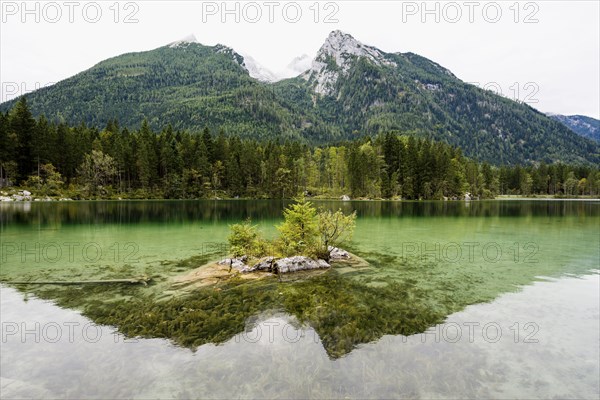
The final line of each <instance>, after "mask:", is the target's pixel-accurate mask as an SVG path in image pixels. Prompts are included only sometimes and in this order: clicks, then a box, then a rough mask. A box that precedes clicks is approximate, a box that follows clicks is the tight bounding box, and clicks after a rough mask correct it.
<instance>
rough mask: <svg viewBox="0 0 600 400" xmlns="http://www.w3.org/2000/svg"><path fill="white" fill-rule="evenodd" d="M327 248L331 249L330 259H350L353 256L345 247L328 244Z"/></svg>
mask: <svg viewBox="0 0 600 400" xmlns="http://www.w3.org/2000/svg"><path fill="white" fill-rule="evenodd" d="M327 250H328V251H329V259H330V260H333V261H335V260H349V259H351V258H352V256H351V255H350V253H348V252H347V251H346V250H343V249H339V248H337V247H333V246H328V247H327Z"/></svg>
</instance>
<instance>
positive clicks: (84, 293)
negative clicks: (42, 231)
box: [17, 253, 494, 358]
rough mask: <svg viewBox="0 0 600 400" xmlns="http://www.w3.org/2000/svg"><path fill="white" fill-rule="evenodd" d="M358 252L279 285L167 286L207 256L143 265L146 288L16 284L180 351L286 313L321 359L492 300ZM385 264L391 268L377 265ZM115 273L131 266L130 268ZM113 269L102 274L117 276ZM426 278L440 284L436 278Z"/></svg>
mask: <svg viewBox="0 0 600 400" xmlns="http://www.w3.org/2000/svg"><path fill="white" fill-rule="evenodd" d="M362 255H363V256H364V257H365V258H367V259H370V260H372V265H371V266H370V267H368V268H356V269H355V268H352V267H348V266H344V265H343V264H339V265H338V266H336V267H334V268H332V269H330V270H328V271H326V272H319V273H313V274H311V273H305V274H299V275H295V276H296V277H295V278H294V279H287V280H285V281H281V280H279V279H278V278H277V277H267V278H264V279H260V280H257V281H245V280H243V279H239V278H233V279H230V280H228V281H226V282H225V283H223V284H221V285H219V286H218V287H215V286H210V287H206V288H198V289H195V290H193V291H181V292H180V293H177V291H174V290H173V289H172V287H171V286H170V280H169V277H170V276H171V277H172V276H174V275H176V274H178V273H181V272H183V271H188V270H190V269H193V268H194V267H196V266H197V265H202V264H204V263H205V262H206V261H208V258H209V256H208V255H205V256H198V257H192V258H190V259H186V260H181V261H178V262H164V263H161V265H160V266H154V267H148V268H146V270H145V273H146V274H147V275H148V276H150V277H152V279H153V280H152V283H151V285H150V286H149V287H148V288H145V287H142V286H139V285H136V286H132V285H96V286H95V285H69V286H60V285H45V286H36V285H17V287H18V288H19V289H20V290H22V291H25V292H28V293H32V294H35V295H36V296H38V297H40V298H43V299H49V300H52V301H54V302H56V304H57V305H59V306H61V307H68V308H75V309H79V310H81V312H82V314H84V315H85V316H87V317H88V318H90V319H91V320H92V321H94V322H95V323H98V324H103V325H109V326H114V327H115V328H116V329H118V330H119V331H120V332H121V333H123V334H124V335H126V336H128V337H143V338H165V339H170V340H172V341H173V342H174V343H176V344H178V345H181V346H184V347H188V348H190V349H195V348H196V347H198V346H200V345H203V344H206V343H217V344H218V343H223V342H225V341H227V340H229V339H231V338H232V337H233V336H234V335H236V334H238V333H240V332H243V331H244V330H245V329H246V328H247V325H248V321H249V320H251V319H252V317H254V316H256V315H259V314H261V313H264V312H271V311H273V312H280V311H281V312H286V313H288V314H290V315H292V316H294V317H295V318H296V319H297V321H298V322H299V323H300V324H305V325H309V326H311V327H312V328H313V329H314V330H315V331H316V332H317V334H318V335H319V337H320V339H321V342H322V344H323V346H324V348H325V350H326V352H327V354H328V355H329V356H330V357H331V358H338V357H341V356H344V355H345V354H347V353H349V352H351V351H352V350H353V349H354V348H356V347H357V346H358V345H360V344H362V343H368V342H372V341H375V340H377V339H379V338H381V337H382V336H383V335H386V334H390V335H397V334H403V335H411V334H416V333H420V332H424V331H425V330H427V329H428V328H429V327H431V326H433V325H435V324H437V323H441V322H443V321H444V319H445V318H446V316H447V315H449V314H450V313H452V312H455V311H458V310H460V309H461V308H464V307H465V306H466V305H467V304H471V303H474V302H479V301H487V300H491V299H493V297H494V295H492V294H491V293H490V294H489V295H488V294H486V293H485V292H483V291H478V292H473V293H470V292H469V286H471V284H472V280H465V279H461V280H457V279H450V280H446V278H452V277H451V276H449V275H448V274H449V273H450V272H451V271H449V270H448V266H445V267H444V268H445V269H443V270H442V269H441V268H442V267H440V266H436V264H434V263H430V264H427V263H423V262H420V261H417V260H412V261H409V260H399V259H395V258H394V257H392V256H389V255H383V254H377V253H364V254H362ZM389 264H394V265H395V268H393V269H390V268H385V266H386V265H387V266H389ZM123 271H126V272H128V273H131V272H132V271H131V267H130V266H125V267H124V269H123ZM123 271H112V272H110V273H104V274H102V277H104V278H112V277H115V276H118V275H121V276H122V274H123ZM391 271H396V273H391ZM442 271H443V272H444V273H442ZM88 272H89V271H88ZM436 275H438V276H440V277H441V278H442V279H443V280H442V281H440V280H439V278H437V279H438V281H436V278H435V276H436ZM454 275H456V271H454ZM454 278H456V276H454ZM166 293H169V295H166Z"/></svg>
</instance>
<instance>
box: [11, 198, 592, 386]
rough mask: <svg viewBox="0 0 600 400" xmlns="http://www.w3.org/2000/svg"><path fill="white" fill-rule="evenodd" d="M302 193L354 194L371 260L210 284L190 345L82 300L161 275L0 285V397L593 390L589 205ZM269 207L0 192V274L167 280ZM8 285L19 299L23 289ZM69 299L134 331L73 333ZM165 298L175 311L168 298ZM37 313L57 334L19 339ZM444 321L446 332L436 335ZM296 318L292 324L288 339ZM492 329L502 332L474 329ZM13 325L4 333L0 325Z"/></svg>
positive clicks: (266, 224) (363, 252)
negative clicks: (323, 272)
mask: <svg viewBox="0 0 600 400" xmlns="http://www.w3.org/2000/svg"><path fill="white" fill-rule="evenodd" d="M317 205H320V206H324V207H329V208H337V207H342V208H343V209H344V210H345V211H351V210H352V209H356V210H357V212H358V215H359V219H358V221H357V230H356V234H355V238H354V241H353V243H352V244H350V246H349V248H350V249H351V250H352V251H353V252H355V253H357V254H359V255H360V256H362V257H364V258H366V259H367V260H368V261H369V262H370V263H371V267H370V268H366V269H361V270H353V269H352V268H347V267H336V268H334V269H332V270H331V271H329V272H328V273H327V276H324V277H318V278H312V279H308V280H306V281H303V282H300V283H279V284H278V283H273V282H269V283H267V284H265V286H264V287H259V288H258V289H257V291H258V292H260V294H261V295H263V297H261V296H259V295H257V292H245V291H235V290H233V291H232V292H230V294H228V295H224V294H219V295H218V296H220V297H218V298H216V299H215V301H216V303H211V304H216V305H219V306H221V307H220V308H219V307H217V309H216V311H215V313H216V314H219V316H220V317H219V320H218V321H217V322H215V321H213V320H212V319H203V320H200V322H199V324H200V325H199V327H200V330H201V331H202V330H205V331H210V330H216V331H219V332H225V334H223V335H216V336H215V335H212V336H211V335H208V336H206V337H203V338H202V340H199V341H197V342H198V343H199V344H202V343H206V344H203V345H201V346H199V347H198V346H191V348H192V349H196V351H195V352H193V351H192V350H190V348H181V347H177V346H175V345H174V343H181V340H179V341H178V339H176V336H177V335H174V334H173V333H172V330H171V331H168V332H167V334H165V332H163V331H160V332H156V331H151V330H150V334H148V333H147V332H149V331H148V329H146V330H145V331H144V332H146V333H145V334H144V333H141V332H142V331H139V332H138V331H136V329H135V328H133V329H132V328H131V326H130V325H129V326H126V325H123V326H121V325H120V323H119V320H118V319H117V320H115V319H114V317H113V318H112V319H111V318H108V319H107V318H106V312H105V311H102V312H98V311H94V310H91V311H90V309H89V308H88V307H89V306H91V305H96V303H93V302H92V300H91V299H92V298H93V301H94V302H100V303H102V304H104V303H105V302H106V301H109V300H111V299H114V298H116V297H118V298H121V297H122V298H124V299H125V300H123V301H124V304H135V303H132V302H133V301H134V300H135V299H139V298H141V299H142V300H141V301H140V303H139V304H138V305H142V306H143V305H145V304H146V303H147V302H152V301H153V300H152V299H153V297H152V296H154V295H155V294H156V293H160V292H161V291H162V290H164V289H165V288H166V286H165V285H166V283H165V282H162V281H160V279H157V280H158V281H159V283H158V284H157V285H155V286H153V287H151V288H149V289H129V288H122V289H119V290H114V291H106V292H103V291H100V292H95V293H93V296H92V294H90V291H89V289H82V288H81V287H75V288H71V289H69V290H70V291H69V292H68V293H66V292H62V291H57V290H54V291H52V290H48V291H46V290H45V289H42V288H40V287H33V286H22V285H9V286H3V288H2V290H1V292H0V295H1V301H0V304H1V307H2V322H3V330H2V333H3V335H4V336H3V342H2V370H1V374H0V376H1V377H2V396H3V398H4V397H6V398H14V397H23V396H25V397H40V396H44V397H72V398H79V397H102V398H106V397H110V398H121V397H141V398H150V397H152V398H156V397H161V398H164V397H180V398H189V397H203V398H208V397H212V398H232V397H248V398H255V397H263V398H273V397H278V398H305V397H311V398H332V397H333V398H343V397H351V398H377V397H388V398H389V397H422V398H456V397H494V398H514V397H529V398H549V397H555V396H558V397H584V398H597V397H598V379H597V376H598V359H599V356H600V355H599V354H598V343H599V340H598V331H599V327H598V324H599V320H598V303H599V299H598V290H599V289H598V275H597V269H598V265H599V262H600V254H599V252H600V249H599V245H600V242H599V241H600V228H599V224H600V203H598V202H567V201H516V202H473V203H462V202H461V203H440V202H430V203H380V202H352V203H340V202H319V203H317ZM282 208H283V203H281V202H270V201H232V202H97V203H94V202H90V203H60V204H59V203H51V204H36V203H34V204H8V205H6V204H0V212H1V215H0V221H1V222H0V223H1V225H0V228H1V230H0V233H1V236H2V238H1V241H0V242H1V243H0V244H1V248H2V255H1V256H2V265H1V267H0V277H1V278H2V279H3V280H4V281H15V280H22V279H23V280H28V279H90V278H95V277H104V276H106V274H110V276H111V277H114V276H124V275H126V276H131V275H135V274H138V273H148V274H150V275H152V276H155V277H163V278H164V279H167V280H168V277H169V276H173V275H177V274H179V273H181V272H182V271H185V270H187V269H190V268H195V267H197V266H199V265H198V262H200V261H198V262H196V261H194V259H192V261H189V260H187V261H185V260H186V259H189V257H193V256H197V255H198V254H200V253H203V252H205V253H211V254H212V255H208V256H207V257H208V258H207V259H209V258H210V257H214V256H215V255H214V252H215V250H222V249H223V245H224V243H225V241H226V236H227V233H228V224H231V223H235V222H238V221H241V220H243V219H245V218H247V217H252V218H253V220H254V221H260V224H261V226H262V227H263V229H264V231H265V233H266V234H267V235H273V234H274V229H273V228H272V225H273V224H274V223H277V222H278V221H279V220H280V218H281V210H282ZM36 246H37V247H36ZM57 249H59V250H60V251H58V250H57ZM71 249H72V251H71ZM83 249H85V250H86V251H85V252H83ZM181 260H184V263H183V264H181V263H179V264H178V263H177V261H181ZM200 265H201V264H200ZM594 271H596V272H594ZM573 276H576V277H581V278H573ZM10 286H12V287H14V288H18V289H19V290H20V291H21V292H16V291H15V290H14V289H13V288H12V287H10ZM23 293H29V295H28V296H30V297H31V298H32V300H30V301H29V302H27V303H24V302H23V301H22V299H23V296H24V294H23ZM148 293H150V294H148ZM271 294H272V296H271ZM35 296H41V297H43V298H46V299H50V300H52V301H53V302H54V303H58V304H60V305H61V308H59V307H57V306H56V305H53V304H49V303H46V302H44V301H42V300H36V299H35ZM203 296H204V295H203ZM207 296H208V297H207ZM211 296H212V294H208V295H206V296H204V297H202V298H201V300H202V302H201V303H195V304H206V302H205V301H206V299H207V298H208V299H209V300H213V299H211ZM215 296H217V295H215ZM279 296H280V297H279ZM273 298H275V300H273ZM305 298H309V299H311V301H307V302H305V301H304V300H305ZM238 300H239V301H238ZM261 302H264V305H263V304H261ZM238 303H240V304H241V305H240V304H238ZM305 303H306V304H305ZM108 304H112V303H108ZM183 304H184V305H185V303H183ZM248 304H250V308H248ZM297 304H301V306H297ZM159 307H160V304H159ZM72 309H76V310H84V312H85V313H86V315H88V316H90V317H91V318H92V319H93V320H98V319H99V318H100V317H102V318H105V319H104V320H109V321H111V322H112V323H113V324H114V325H117V326H118V327H119V329H123V330H124V331H127V332H130V333H132V332H133V334H134V335H138V334H143V335H144V336H146V337H149V338H147V339H138V341H137V342H136V343H124V342H123V341H124V338H123V337H122V336H116V343H115V336H113V335H112V334H111V332H112V331H113V329H112V328H109V327H103V328H101V329H102V335H101V339H100V340H99V341H98V343H89V340H88V341H86V340H85V338H84V337H83V333H82V331H81V327H82V326H83V325H85V324H86V323H87V322H89V321H88V320H87V319H86V318H85V317H83V316H81V315H80V314H79V313H78V312H76V311H73V310H72ZM172 310H174V311H173V312H175V313H176V314H177V315H180V314H181V313H182V307H181V304H175V305H174V306H173V309H172ZM125 311H128V310H127V309H125ZM130 311H131V312H133V310H130ZM154 312H156V309H151V310H143V311H141V312H140V314H139V315H138V316H137V317H136V318H138V317H139V318H138V319H139V324H142V325H144V324H146V325H147V326H146V328H148V327H152V325H156V323H155V322H153V321H152V320H149V321H145V320H144V318H145V315H146V314H148V313H154ZM222 314H227V315H225V316H223V315H222ZM229 314H231V315H229ZM165 315H169V318H172V316H171V315H170V314H169V313H166V314H165ZM185 315H187V314H185ZM120 316H121V317H122V314H121V315H120ZM173 318H174V317H173ZM186 318H187V317H186ZM298 319H301V320H302V321H301V322H299V321H298ZM232 320H235V321H237V322H236V323H231V321H232ZM444 320H445V322H444V324H443V325H439V323H440V322H442V321H444ZM36 321H37V322H40V324H41V325H40V327H44V326H46V328H47V332H46V336H49V337H50V338H53V336H52V329H53V328H55V326H54V325H48V323H52V322H56V323H58V324H59V325H60V326H61V333H62V334H63V336H62V338H61V340H59V341H58V342H57V343H50V342H49V340H47V339H48V338H46V340H44V338H41V339H42V340H40V343H36V342H35V340H33V339H32V336H35V335H29V336H27V337H26V338H25V340H24V343H21V342H23V340H22V338H21V336H20V333H21V331H22V329H21V328H22V325H21V323H22V322H27V323H29V326H31V323H34V322H36ZM69 321H72V322H73V321H74V322H79V324H80V325H79V326H78V327H75V328H79V331H77V329H75V328H74V329H75V331H74V341H73V343H70V342H69V340H65V339H64V338H65V337H66V336H67V334H68V327H65V326H64V325H63V323H64V322H69ZM184 321H185V318H184ZM287 323H291V325H286V324H287ZM465 323H466V324H467V325H465ZM472 323H479V327H477V326H475V325H473V324H472ZM486 323H491V325H488V326H487V330H486V334H487V335H488V336H485V337H484V336H483V334H482V332H481V328H482V327H483V326H486V325H485V324H486ZM516 323H518V324H519V336H518V338H517V339H518V340H517V343H515V340H514V336H515V330H516V328H517V327H516V325H515V324H516ZM528 323H529V325H526V324H528ZM14 324H17V325H16V328H15V325H14ZM257 324H258V325H257ZM456 324H458V326H459V328H460V332H461V333H462V336H461V339H460V340H458V341H457V342H456V343H451V342H454V341H455V340H454V336H455V335H454V333H456V329H457V325H456ZM495 324H498V325H497V326H496V325H495ZM470 326H471V327H472V328H473V329H474V332H473V335H474V340H473V342H472V343H471V342H470V341H469V338H468V336H469V327H470ZM25 327H27V326H25ZM244 327H245V328H244ZM298 327H302V328H301V329H300V331H299V332H300V334H302V335H303V336H301V338H299V339H297V340H296V337H297V334H298ZM498 327H500V329H501V330H502V337H501V339H500V340H499V341H498V342H496V343H490V342H491V341H493V340H486V339H490V338H494V332H495V329H496V328H498ZM511 327H512V329H511ZM428 328H429V331H427V332H436V329H437V330H438V331H439V332H438V336H440V335H441V337H442V339H443V338H444V337H445V338H446V339H447V340H440V342H439V343H436V342H435V335H432V334H427V335H425V338H426V339H425V343H422V340H423V336H422V334H421V333H420V332H423V331H425V330H426V329H428ZM11 329H12V330H14V329H18V330H17V334H15V335H8V336H6V334H7V333H11V332H12V331H11ZM40 329H42V328H40ZM244 329H246V330H247V331H248V332H247V333H245V334H243V335H241V336H240V332H243V331H244ZM278 329H279V331H278ZM440 329H441V331H440ZM477 329H479V332H478V331H477ZM536 329H538V331H537V333H535V334H534V335H533V336H531V337H529V339H537V340H539V342H538V343H523V342H524V340H525V339H526V338H527V335H528V334H531V333H532V332H533V331H535V330H536ZM42 330H43V329H42ZM55 330H56V329H55ZM271 330H272V331H271ZM77 332H79V333H77ZM169 332H171V333H169ZM257 332H261V333H262V336H261V339H260V340H258V341H257V340H256V334H257ZM94 333H95V329H94V328H88V329H87V330H86V334H87V335H88V336H91V337H92V338H93V337H94ZM269 333H271V334H269ZM402 333H405V335H402ZM414 333H416V334H414ZM42 334H43V332H40V335H42ZM185 334H186V335H187V336H186V338H188V339H189V337H190V333H189V332H187V331H186V332H185ZM42 336H43V335H42ZM217 336H218V338H217V339H218V340H217V339H215V338H216V337H217ZM152 337H167V338H171V339H174V341H166V340H163V339H152ZM286 338H287V340H286ZM271 339H272V340H271ZM184 342H185V340H184ZM211 342H213V343H214V342H216V343H220V345H218V346H215V345H214V344H211ZM186 343H187V344H188V345H189V343H188V342H186ZM188 347H189V346H188Z"/></svg>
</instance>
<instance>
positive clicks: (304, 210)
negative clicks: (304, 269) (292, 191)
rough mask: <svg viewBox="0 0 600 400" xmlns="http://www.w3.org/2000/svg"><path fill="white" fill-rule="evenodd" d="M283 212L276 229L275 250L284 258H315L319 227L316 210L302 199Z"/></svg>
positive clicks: (296, 200) (297, 199) (298, 199)
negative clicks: (277, 236)
mask: <svg viewBox="0 0 600 400" xmlns="http://www.w3.org/2000/svg"><path fill="white" fill-rule="evenodd" d="M294 201H295V203H294V204H291V205H290V206H288V207H287V208H286V209H285V210H283V218H284V221H283V223H282V224H281V225H279V226H278V227H277V230H278V231H279V234H280V236H279V238H278V239H277V240H276V244H277V248H278V249H279V250H280V252H281V254H283V255H284V256H287V257H289V256H307V257H315V256H317V253H318V237H319V225H318V221H317V210H316V209H315V207H314V206H313V205H312V203H311V202H310V201H307V200H306V199H305V198H304V197H299V198H296V199H294Z"/></svg>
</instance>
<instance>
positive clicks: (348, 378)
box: [0, 274, 600, 399]
mask: <svg viewBox="0 0 600 400" xmlns="http://www.w3.org/2000/svg"><path fill="white" fill-rule="evenodd" d="M599 285H600V280H599V275H598V274H595V275H589V276H585V277H583V278H561V279H559V280H556V281H551V282H537V283H535V284H533V285H531V286H529V287H526V288H524V289H523V291H521V292H519V293H510V294H506V295H503V296H501V297H499V298H498V299H496V300H495V301H494V302H492V303H487V304H481V305H473V306H469V307H467V308H466V309H465V310H464V311H462V312H459V313H455V314H452V315H450V316H449V317H448V319H447V321H446V322H445V323H444V324H442V325H437V326H435V327H432V328H431V329H430V330H429V331H428V332H427V333H425V334H418V335H412V336H409V337H406V336H402V335H395V336H384V337H383V338H381V339H380V340H379V341H377V342H375V343H370V344H365V345H361V346H360V347H359V348H357V349H355V350H354V351H353V352H352V353H350V354H349V355H348V356H346V357H344V358H340V359H337V360H332V359H330V358H329V357H328V356H327V354H326V352H325V351H324V349H323V346H322V344H321V342H320V339H319V336H318V334H317V333H316V332H315V331H314V330H313V329H311V328H310V327H304V328H301V329H299V330H298V329H295V328H294V327H293V326H292V325H289V324H288V322H289V318H290V317H289V316H288V315H270V316H263V317H261V319H260V322H259V323H258V325H257V326H255V327H254V328H252V329H250V330H249V331H248V332H245V333H243V334H239V335H236V336H235V337H233V338H232V339H230V340H229V341H227V342H226V343H224V344H222V345H219V346H215V345H210V344H207V345H204V346H201V347H199V348H198V349H197V351H196V352H192V351H190V350H188V349H183V348H178V347H175V346H173V345H172V344H170V343H169V342H168V341H166V340H161V339H139V340H135V341H127V340H126V339H125V338H124V337H123V336H121V335H118V334H115V333H114V331H113V329H111V328H110V327H100V328H98V329H99V330H96V328H94V327H93V325H86V324H90V323H91V322H90V321H89V320H87V319H86V318H84V317H82V316H81V315H79V314H78V313H76V312H73V311H69V310H64V309H61V308H58V307H56V306H54V305H52V304H51V303H49V302H46V301H41V300H37V299H29V301H27V302H24V301H23V295H22V294H20V293H18V292H17V291H15V290H14V289H11V288H6V287H2V289H1V295H2V303H1V307H0V311H1V313H0V315H1V316H2V317H1V319H2V324H3V326H4V329H3V334H4V335H5V338H4V339H3V343H2V349H1V355H2V357H1V358H2V361H1V370H2V374H1V377H0V388H1V390H2V397H3V398H6V399H10V398H114V399H119V398H144V399H146V398H157V397H158V398H408V397H420V398H428V399H430V398H506V399H508V398H517V397H518V398H589V399H594V398H598V393H599V376H600V370H599V366H598V359H599V357H600V348H599V343H600V336H599V332H598V324H599V323H600V320H599V314H600V310H599V304H600V296H599V293H598V291H599V289H598V288H599ZM15 323H16V324H18V325H19V330H21V329H22V326H23V325H22V324H24V326H25V327H26V328H27V329H29V330H30V333H29V334H27V335H26V336H25V337H22V332H21V331H19V332H16V333H14V334H8V333H7V331H8V332H12V330H11V329H12V327H13V325H12V324H15ZM36 323H39V324H40V328H38V329H37V332H38V333H36V328H35V324H36ZM515 323H519V324H520V335H516V333H515V332H516V327H515ZM527 323H530V324H532V326H535V327H536V328H535V330H534V329H531V328H529V329H527V330H524V325H525V324H527ZM9 324H10V326H11V327H10V328H7V327H8V325H9ZM51 324H57V325H58V326H60V327H61V328H60V329H53V328H52V327H53V325H51ZM75 324H77V325H75ZM474 324H479V326H476V325H474ZM486 324H488V326H493V328H488V329H487V333H485V334H484V332H483V327H484V326H486ZM69 326H72V327H73V330H72V333H71V334H69V330H68V327H69ZM469 326H472V327H473V328H472V329H473V330H472V336H470V334H469ZM496 326H497V327H500V329H501V336H499V337H498V334H497V331H496V330H495V329H496V328H495V327H496ZM457 327H460V328H457ZM511 327H513V329H511ZM436 332H438V333H437V336H436ZM459 332H460V334H461V336H460V338H458V333H459ZM534 332H535V333H534ZM57 333H61V334H62V336H61V337H60V338H59V339H58V340H57V341H56V342H54V343H50V342H49V341H55V340H56V338H57V336H58V335H57ZM532 333H534V334H533V335H531V336H529V338H527V336H528V335H530V334H532ZM36 338H39V343H36ZM527 340H528V341H530V343H527V342H526V341H527ZM515 341H516V342H517V343H515Z"/></svg>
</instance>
